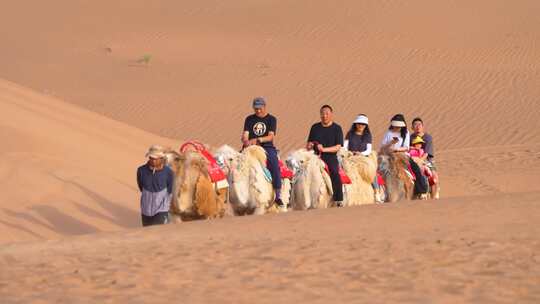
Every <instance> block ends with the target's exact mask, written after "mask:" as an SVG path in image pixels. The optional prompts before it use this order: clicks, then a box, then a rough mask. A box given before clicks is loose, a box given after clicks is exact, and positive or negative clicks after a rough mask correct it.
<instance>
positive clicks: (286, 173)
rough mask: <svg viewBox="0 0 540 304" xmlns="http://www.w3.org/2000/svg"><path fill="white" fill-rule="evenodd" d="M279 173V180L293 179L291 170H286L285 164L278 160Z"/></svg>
mask: <svg viewBox="0 0 540 304" xmlns="http://www.w3.org/2000/svg"><path fill="white" fill-rule="evenodd" d="M279 171H280V172H281V178H288V179H292V178H293V172H292V170H291V169H289V168H287V166H286V165H285V163H284V162H283V161H282V160H281V159H280V160H279Z"/></svg>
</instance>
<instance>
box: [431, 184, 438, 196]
mask: <svg viewBox="0 0 540 304" xmlns="http://www.w3.org/2000/svg"><path fill="white" fill-rule="evenodd" d="M431 198H432V199H439V185H438V184H434V185H432V186H431Z"/></svg>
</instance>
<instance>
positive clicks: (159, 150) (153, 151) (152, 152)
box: [146, 145, 165, 158]
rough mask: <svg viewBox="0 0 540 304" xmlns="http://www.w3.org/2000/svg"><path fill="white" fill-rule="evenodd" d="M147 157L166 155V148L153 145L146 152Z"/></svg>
mask: <svg viewBox="0 0 540 304" xmlns="http://www.w3.org/2000/svg"><path fill="white" fill-rule="evenodd" d="M146 157H151V158H163V157H165V149H164V148H163V147H162V146H160V145H152V146H150V148H148V152H146Z"/></svg>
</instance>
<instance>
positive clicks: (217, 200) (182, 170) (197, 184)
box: [165, 149, 228, 222]
mask: <svg viewBox="0 0 540 304" xmlns="http://www.w3.org/2000/svg"><path fill="white" fill-rule="evenodd" d="M165 155H166V163H167V165H168V166H170V167H171V168H172V169H173V171H174V172H175V182H174V187H173V194H172V201H171V209H170V215H171V219H173V220H174V221H176V222H178V221H186V220H195V219H213V218H219V217H223V216H224V215H225V213H226V209H227V204H226V198H227V191H228V189H227V187H226V185H223V186H222V185H219V186H218V185H216V183H212V181H211V179H210V176H209V174H208V170H207V166H208V160H207V159H206V158H205V157H204V156H202V155H201V154H200V153H199V152H197V151H195V150H189V149H188V150H186V151H185V152H183V153H180V152H176V151H174V150H171V149H169V150H167V151H166V152H165Z"/></svg>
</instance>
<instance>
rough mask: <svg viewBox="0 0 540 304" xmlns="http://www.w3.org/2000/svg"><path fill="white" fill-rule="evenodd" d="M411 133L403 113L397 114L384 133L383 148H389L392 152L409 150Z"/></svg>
mask: <svg viewBox="0 0 540 304" xmlns="http://www.w3.org/2000/svg"><path fill="white" fill-rule="evenodd" d="M410 141H411V140H410V134H409V131H408V130H407V123H406V122H405V117H404V116H403V114H396V115H394V116H393V117H392V119H391V120H390V127H389V128H388V131H386V133H384V137H383V139H382V142H381V149H389V150H390V151H392V152H407V151H409V143H410Z"/></svg>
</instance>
